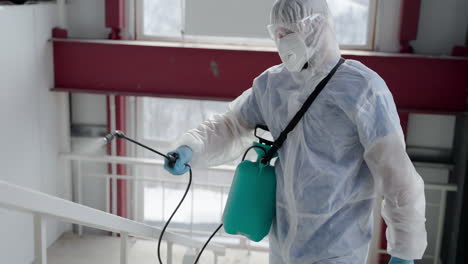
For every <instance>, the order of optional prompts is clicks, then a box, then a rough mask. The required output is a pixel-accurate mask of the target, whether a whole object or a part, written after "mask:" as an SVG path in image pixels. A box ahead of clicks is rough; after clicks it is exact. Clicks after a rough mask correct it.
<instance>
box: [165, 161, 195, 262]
mask: <svg viewBox="0 0 468 264" xmlns="http://www.w3.org/2000/svg"><path fill="white" fill-rule="evenodd" d="M185 166H187V167H189V172H190V174H189V175H190V176H189V182H188V184H187V189H186V190H185V193H184V196H182V199H181V200H180V202H179V204H178V205H177V207H176V208H175V210H174V212H172V215H171V217H169V219H168V220H167V222H166V224H165V225H164V227H163V229H162V230H161V234H160V235H159V240H158V260H159V264H163V263H162V260H161V241H162V237H163V235H164V232H166V229H167V226H168V225H169V223H170V222H171V220H172V218H173V217H174V215H175V214H176V213H177V210H179V207H180V206H181V205H182V203H183V202H184V200H185V197H187V194H188V191H189V190H190V185H192V167H190V165H188V164H185Z"/></svg>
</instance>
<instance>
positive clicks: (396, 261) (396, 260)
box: [388, 257, 414, 264]
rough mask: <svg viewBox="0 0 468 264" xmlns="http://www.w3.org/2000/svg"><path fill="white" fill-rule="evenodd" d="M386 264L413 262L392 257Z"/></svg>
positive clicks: (412, 262)
mask: <svg viewBox="0 0 468 264" xmlns="http://www.w3.org/2000/svg"><path fill="white" fill-rule="evenodd" d="M388 264H414V261H412V260H404V259H400V258H396V257H392V258H391V259H390V262H388Z"/></svg>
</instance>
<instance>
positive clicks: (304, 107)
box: [261, 58, 345, 164]
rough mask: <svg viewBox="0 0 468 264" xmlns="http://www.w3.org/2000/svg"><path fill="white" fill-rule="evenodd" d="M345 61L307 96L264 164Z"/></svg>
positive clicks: (263, 160)
mask: <svg viewBox="0 0 468 264" xmlns="http://www.w3.org/2000/svg"><path fill="white" fill-rule="evenodd" d="M344 62H345V60H344V59H343V58H341V59H340V61H339V62H338V63H337V64H336V66H335V67H334V68H333V69H332V70H331V71H330V73H329V74H328V75H327V76H326V77H325V78H323V80H322V81H320V83H319V84H318V85H317V87H316V88H315V90H314V91H313V92H312V94H311V95H310V96H309V98H307V100H306V101H305V103H304V105H302V107H301V109H300V110H299V112H297V113H296V115H295V116H294V117H293V119H292V120H291V121H290V122H289V124H288V126H287V127H286V128H285V129H284V131H283V132H281V134H280V136H279V137H278V139H277V140H275V142H274V143H273V146H272V147H271V148H270V150H269V151H268V152H267V154H266V155H265V156H264V157H263V159H262V161H261V162H262V163H263V164H266V163H268V162H269V161H270V160H271V159H272V158H273V156H274V155H275V153H276V152H277V151H278V149H280V148H281V146H282V145H283V143H284V141H285V140H286V138H287V137H288V134H289V132H291V131H292V130H293V129H294V128H295V127H296V125H297V123H299V121H300V120H301V119H302V117H303V116H304V114H305V112H306V111H307V110H308V109H309V107H310V106H311V105H312V103H313V102H314V101H315V99H316V98H317V96H318V95H319V94H320V92H321V91H322V90H323V88H325V86H326V85H327V84H328V82H329V81H330V79H331V78H332V77H333V75H334V74H335V72H336V71H337V70H338V68H339V67H340V66H341V64H343V63H344Z"/></svg>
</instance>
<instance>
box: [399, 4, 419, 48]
mask: <svg viewBox="0 0 468 264" xmlns="http://www.w3.org/2000/svg"><path fill="white" fill-rule="evenodd" d="M420 13H421V0H402V2H401V17H400V52H402V53H413V48H412V47H411V46H410V41H411V40H415V39H416V38H417V36H418V26H419V15H420Z"/></svg>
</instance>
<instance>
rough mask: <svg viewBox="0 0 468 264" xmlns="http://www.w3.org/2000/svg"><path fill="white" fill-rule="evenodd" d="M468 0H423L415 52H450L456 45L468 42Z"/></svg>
mask: <svg viewBox="0 0 468 264" xmlns="http://www.w3.org/2000/svg"><path fill="white" fill-rule="evenodd" d="M467 28H468V0H443V1H440V0H424V1H421V16H420V19H419V30H418V39H417V40H416V41H414V42H412V45H413V47H414V49H415V52H416V53H421V54H435V55H450V54H451V53H452V49H453V47H454V46H455V45H461V46H464V45H465V41H466V37H467V36H466V34H467Z"/></svg>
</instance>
